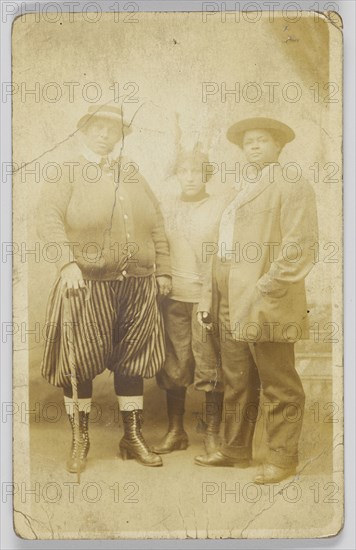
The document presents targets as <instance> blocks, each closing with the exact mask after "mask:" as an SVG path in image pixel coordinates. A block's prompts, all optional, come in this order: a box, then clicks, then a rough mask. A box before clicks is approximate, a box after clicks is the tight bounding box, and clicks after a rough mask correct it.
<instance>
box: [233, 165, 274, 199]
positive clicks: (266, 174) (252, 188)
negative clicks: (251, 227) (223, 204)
mask: <svg viewBox="0 0 356 550" xmlns="http://www.w3.org/2000/svg"><path fill="white" fill-rule="evenodd" d="M280 172H281V167H280V166H279V165H277V166H276V165H274V166H272V167H268V168H267V169H266V170H265V171H263V173H262V175H261V178H260V180H259V181H256V182H255V183H248V184H247V187H246V188H245V189H244V190H243V191H241V194H240V197H239V196H238V197H237V205H236V208H237V209H238V208H241V207H242V206H244V205H245V204H246V203H248V202H250V201H253V200H254V199H255V198H256V197H258V195H260V194H261V193H263V191H264V190H265V189H266V188H267V187H269V186H270V185H271V184H272V183H273V182H274V181H275V180H276V178H277V177H279V175H280Z"/></svg>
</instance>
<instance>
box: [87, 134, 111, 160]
mask: <svg viewBox="0 0 356 550" xmlns="http://www.w3.org/2000/svg"><path fill="white" fill-rule="evenodd" d="M80 149H81V153H82V155H83V157H84V158H85V159H86V160H88V161H89V162H95V163H96V164H100V163H101V161H102V159H103V158H105V159H106V160H107V162H108V163H109V164H110V161H111V160H112V159H111V158H110V154H109V155H104V156H102V155H98V154H97V153H95V152H94V151H92V150H91V149H89V147H88V146H87V145H85V143H84V141H83V140H82V139H81V140H80Z"/></svg>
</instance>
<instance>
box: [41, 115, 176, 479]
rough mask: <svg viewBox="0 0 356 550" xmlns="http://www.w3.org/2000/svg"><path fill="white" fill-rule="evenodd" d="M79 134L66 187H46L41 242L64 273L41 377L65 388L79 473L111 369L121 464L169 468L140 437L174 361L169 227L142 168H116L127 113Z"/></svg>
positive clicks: (52, 306)
mask: <svg viewBox="0 0 356 550" xmlns="http://www.w3.org/2000/svg"><path fill="white" fill-rule="evenodd" d="M77 127H78V130H79V132H78V133H79V135H80V149H81V154H80V155H78V157H76V158H71V159H70V162H63V164H62V165H61V175H60V178H59V179H58V181H56V182H55V183H53V181H46V182H45V183H44V185H43V189H42V193H41V197H40V202H39V208H38V232H39V235H40V237H41V238H42V240H43V241H45V242H46V243H48V242H50V243H52V245H55V246H56V247H57V251H58V254H57V256H58V261H57V265H58V268H59V273H58V277H57V279H56V281H55V283H54V286H53V288H52V290H51V293H50V296H49V300H48V306H47V315H46V341H45V347H44V355H43V360H42V367H41V368H42V374H43V376H44V377H45V379H46V380H47V381H48V382H50V383H51V384H53V385H55V386H59V387H62V388H63V392H64V401H65V407H66V411H67V413H68V417H69V420H70V424H71V426H72V434H73V438H72V448H71V452H70V456H69V459H68V462H67V469H68V470H69V471H70V472H80V471H83V470H84V468H85V465H86V459H87V454H88V451H89V446H90V444H89V431H88V422H89V412H90V406H91V398H92V391H93V380H94V378H95V377H96V376H97V375H98V374H100V373H101V372H103V371H104V370H105V368H108V369H110V370H111V371H113V374H114V387H115V392H116V395H117V398H118V404H119V408H120V411H121V415H122V419H123V425H124V436H123V438H122V439H121V441H120V446H119V447H120V453H121V456H122V458H123V459H127V458H134V459H136V460H137V461H139V462H140V463H142V464H144V465H146V466H161V465H162V460H161V458H160V457H159V456H158V455H157V454H154V453H153V452H151V450H150V448H149V447H148V445H147V443H146V441H145V439H144V437H143V435H142V430H141V428H142V411H143V385H144V379H145V378H151V377H153V376H155V375H156V374H157V372H158V371H159V370H160V368H161V366H162V365H163V362H164V358H165V347H164V335H163V323H162V318H161V313H160V310H159V307H158V304H157V299H156V298H157V294H161V295H167V294H168V293H169V292H170V289H171V271H170V257H169V246H168V242H167V239H166V235H165V231H164V222H163V218H162V215H161V212H160V208H159V205H158V202H157V200H156V198H155V197H154V195H153V193H152V191H151V190H150V188H149V186H148V184H147V183H146V181H145V180H144V179H143V177H142V176H141V174H140V173H139V172H138V170H137V169H136V168H135V165H132V167H131V168H133V170H132V169H131V168H130V166H129V169H127V164H125V162H124V160H123V159H121V158H120V159H119V162H117V161H111V159H110V154H111V153H112V151H113V149H114V147H115V145H116V144H117V143H118V142H119V141H120V140H122V143H123V141H124V139H125V137H126V135H127V129H128V128H127V127H126V129H125V125H124V122H123V119H122V116H121V111H120V109H119V108H118V107H117V106H116V105H114V106H111V105H103V106H100V107H98V106H96V105H95V106H92V107H90V108H89V111H88V113H87V114H86V115H84V116H83V117H82V118H81V119H80V120H79V122H78V125H77ZM69 165H70V166H69ZM123 167H124V169H123ZM69 168H70V169H69ZM78 408H79V438H78V437H77V436H76V422H75V414H74V411H75V410H76V411H77V412H78Z"/></svg>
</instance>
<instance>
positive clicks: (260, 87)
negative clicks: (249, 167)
mask: <svg viewBox="0 0 356 550" xmlns="http://www.w3.org/2000/svg"><path fill="white" fill-rule="evenodd" d="M90 15H91V14H87V17H86V18H84V17H83V15H82V14H76V15H75V16H73V15H72V16H71V17H69V15H66V14H63V15H62V17H61V18H59V19H58V20H57V21H55V22H49V21H48V18H43V17H42V18H40V19H39V20H38V18H37V19H36V16H30V15H26V16H24V17H21V18H18V19H17V20H16V21H15V24H14V28H13V88H12V91H13V159H14V163H15V170H16V168H17V167H20V169H19V170H17V172H16V173H15V177H14V205H13V208H14V240H15V246H17V245H18V252H17V260H18V261H17V262H16V269H15V273H14V277H15V292H17V306H16V307H17V311H18V312H19V313H18V314H19V319H22V320H23V321H25V325H24V327H22V328H20V327H19V330H21V331H24V334H23V335H21V338H22V342H23V348H24V350H25V351H24V355H22V358H23V363H22V367H21V372H20V371H16V373H15V381H17V382H20V380H21V381H22V380H25V381H26V379H27V373H28V372H29V382H30V400H31V402H32V403H33V402H35V401H41V402H42V403H43V402H45V401H46V400H48V399H51V400H52V401H60V399H61V395H62V394H61V391H60V390H57V389H54V388H53V387H51V386H50V385H49V384H47V382H45V381H44V380H42V379H41V376H40V361H41V355H42V349H43V334H42V328H43V325H44V316H45V308H46V303H47V298H48V295H49V292H50V289H51V286H52V284H53V282H54V279H55V277H56V268H55V265H54V264H53V263H51V262H49V261H45V260H44V259H43V257H42V253H41V250H42V248H41V247H40V246H39V243H38V238H37V235H36V206H37V201H38V198H39V193H40V189H41V185H42V183H43V181H44V179H46V177H47V174H48V173H47V169H48V167H49V164H51V163H52V167H53V165H55V163H58V162H60V161H63V160H64V161H67V162H70V161H71V160H72V158H71V155H72V153H73V151H74V150H75V149H76V147H77V134H76V123H77V121H78V120H79V118H80V117H81V116H82V115H83V114H84V113H85V112H86V111H87V109H88V107H89V106H90V105H93V104H98V105H99V104H101V103H106V102H109V101H113V100H119V104H120V105H122V109H123V113H124V117H125V119H126V121H127V122H128V123H130V122H131V129H132V132H131V133H130V135H129V136H128V137H127V138H125V145H124V150H123V154H124V155H125V158H128V159H130V160H133V161H134V162H136V163H137V164H138V166H139V169H140V172H141V173H142V174H143V175H144V176H145V178H146V179H147V181H148V183H149V185H150V186H151V187H152V189H153V190H154V192H155V193H156V194H157V196H158V197H160V196H162V195H164V194H166V193H174V192H176V191H177V182H176V179H175V177H174V174H173V167H174V162H175V157H176V154H177V152H178V150H179V148H180V147H184V148H190V147H193V145H194V144H195V143H196V142H197V141H200V142H201V143H202V144H203V147H204V148H205V149H206V150H207V151H208V152H209V157H210V161H211V162H212V163H214V164H213V166H214V170H215V171H216V173H215V174H214V176H213V178H212V179H211V180H210V181H209V185H208V189H209V192H210V193H214V194H215V193H216V194H219V193H223V192H225V191H226V189H227V188H228V187H229V186H232V185H234V175H233V174H231V173H230V174H224V169H225V170H232V169H234V168H235V166H236V163H240V166H241V167H242V166H243V163H244V158H243V156H242V154H241V152H240V150H239V149H238V148H237V147H236V146H234V145H232V144H231V143H230V142H228V141H227V139H226V137H225V134H226V130H227V128H228V127H229V125H230V124H232V123H234V122H236V121H238V120H239V119H243V118H246V117H250V116H267V117H275V118H277V119H280V120H282V121H283V122H285V123H287V124H289V125H290V126H291V127H292V128H293V129H294V131H295V133H296V139H295V141H293V142H292V143H291V144H289V145H287V146H286V147H285V149H284V151H283V152H282V155H281V159H280V161H281V163H282V165H286V164H287V163H291V164H290V165H289V166H290V171H289V172H288V177H290V178H293V177H295V173H298V171H300V172H301V173H302V174H303V176H304V177H305V178H307V179H308V180H309V181H310V182H311V184H312V185H313V187H314V189H315V192H316V196H317V206H318V219H319V230H320V258H319V261H318V262H317V263H316V265H315V267H314V269H313V271H312V273H311V274H310V275H309V276H308V278H307V280H306V286H307V292H308V298H309V303H310V317H311V322H312V323H313V322H315V323H318V324H319V325H318V328H317V329H316V330H320V333H322V334H324V333H325V330H324V329H325V325H326V323H328V322H330V321H331V320H332V302H333V307H337V303H335V300H334V301H333V300H332V298H333V296H332V295H333V286H334V285H335V282H336V280H338V281H341V279H340V273H339V272H337V273H336V275H335V272H334V269H335V265H336V264H335V263H334V260H335V258H338V260H336V261H340V260H339V259H340V255H339V253H340V246H341V243H340V235H341V231H340V227H341V207H340V186H341V166H340V154H341V151H340V132H341V122H340V120H339V119H338V118H337V115H335V109H334V107H335V102H340V101H341V89H340V88H339V87H340V86H341V84H340V80H339V87H338V86H337V84H332V85H330V84H328V83H329V81H330V80H331V79H332V78H331V77H330V74H329V69H330V68H329V59H330V57H329V47H330V44H329V42H330V36H331V33H330V32H329V29H330V24H327V23H326V21H325V19H324V18H322V17H321V18H319V17H318V16H316V14H313V13H305V14H304V15H303V17H302V18H301V19H299V20H297V19H298V17H296V18H295V19H296V21H295V22H293V21H292V20H291V19H292V15H291V16H290V20H289V21H288V20H286V19H285V18H282V17H275V18H274V20H273V21H270V20H269V16H268V13H265V14H263V16H262V17H259V14H257V13H256V14H255V22H254V21H253V20H254V16H253V14H252V13H251V14H250V16H249V19H248V20H246V18H243V17H242V16H240V21H239V22H235V21H234V20H233V18H232V17H228V18H227V19H226V22H222V21H221V17H220V15H216V16H210V17H207V20H206V22H203V20H202V15H201V14H200V13H190V14H189V13H175V14H172V13H159V14H157V13H145V14H142V13H141V14H140V13H139V14H135V15H134V16H132V19H136V22H134V21H132V22H129V21H124V20H123V17H122V18H120V20H119V21H117V20H116V19H117V17H115V15H114V14H112V13H111V14H110V13H104V14H101V17H100V18H99V19H98V20H97V21H95V14H92V21H89V19H90ZM116 15H117V14H116ZM340 59H341V58H340ZM338 61H339V60H338ZM337 77H338V78H339V77H340V75H339V74H338V75H337ZM334 78H335V76H334ZM118 96H119V97H118ZM336 110H337V109H336ZM73 134H74V135H73ZM327 163H329V164H327ZM22 164H26V166H22V168H21V165H22ZM16 243H17V244H16ZM330 243H331V244H330ZM338 247H339V248H338ZM26 250H27V251H28V250H32V251H34V253H32V254H26ZM328 259H329V260H330V261H328ZM336 277H338V279H336ZM16 283H17V284H16ZM21 296H22V299H20V297H21ZM36 323H37V325H36ZM38 327H40V328H38ZM326 328H328V327H326ZM28 329H30V330H32V331H33V333H32V334H30V335H28V334H26V330H28ZM329 329H330V330H328V331H327V332H328V333H330V332H331V330H332V327H331V328H330V327H329ZM340 330H341V329H339V333H338V336H339V337H340V334H341V333H340ZM323 338H324V337H323ZM323 338H319V340H320V341H319V343H318V345H317V344H315V338H314V340H313V341H310V342H309V343H307V344H300V346H299V348H298V349H299V360H298V362H297V367H298V370H299V371H300V372H301V373H302V375H303V380H304V384H305V387H306V391H307V394H308V399H313V397H314V396H320V395H322V394H323V392H324V391H327V392H331V383H332V354H331V344H330V343H326V344H324V343H323V342H322V340H323ZM28 350H29V352H30V353H29V355H27V351H28ZM102 377H104V378H105V381H106V382H105V384H103V385H102V386H100V387H101V390H100V393H101V398H103V396H104V397H105V400H108V402H110V403H112V404H114V403H115V399H114V393H113V388H112V379H111V381H108V380H106V379H107V378H108V374H107V373H104V374H103V375H102V376H101V377H100V378H102ZM310 392H312V395H310ZM189 395H190V396H192V397H193V399H191V400H190V404H189V408H190V409H192V410H193V412H194V411H195V412H197V411H201V406H200V404H199V403H200V398H201V396H197V392H194V390H193V389H191V390H190V391H189ZM328 395H329V393H328ZM330 395H331V394H330ZM324 399H325V397H324ZM146 403H147V409H148V410H147V415H148V417H149V419H150V421H152V422H154V421H156V422H159V423H160V425H161V426H162V427H163V422H164V416H165V412H164V413H162V411H164V410H165V409H164V406H163V395H162V392H160V390H158V389H157V388H156V385H155V381H154V380H153V381H150V382H149V383H147V384H146ZM162 429H163V428H162ZM115 437H118V436H116V435H115Z"/></svg>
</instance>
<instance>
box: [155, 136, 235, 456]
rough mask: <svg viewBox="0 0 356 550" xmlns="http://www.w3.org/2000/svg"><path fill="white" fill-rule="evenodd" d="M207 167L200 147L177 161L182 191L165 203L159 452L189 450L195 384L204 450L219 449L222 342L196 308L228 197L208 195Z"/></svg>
mask: <svg viewBox="0 0 356 550" xmlns="http://www.w3.org/2000/svg"><path fill="white" fill-rule="evenodd" d="M207 165H208V157H207V155H205V154H204V153H202V152H201V151H200V150H199V146H198V147H195V149H194V150H193V151H189V152H184V151H182V152H181V153H180V155H179V157H178V160H177V163H176V172H177V176H178V180H179V182H180V186H181V193H180V195H179V196H176V197H174V198H170V199H166V200H163V201H162V212H163V216H164V219H165V229H166V234H167V237H168V241H169V246H170V254H171V265H172V292H171V293H170V295H169V297H168V298H166V299H165V300H164V302H163V314H164V322H165V334H166V361H165V364H164V368H163V369H162V370H161V371H160V372H159V373H158V374H157V381H158V385H159V386H160V387H161V388H162V389H164V390H165V391H166V399H167V413H168V431H167V433H166V435H165V436H164V438H163V440H162V442H161V443H160V444H158V445H156V446H154V447H152V449H153V450H154V451H155V452H156V453H158V454H164V453H170V452H172V451H174V450H183V449H186V448H187V446H188V436H187V433H186V432H185V430H184V423H183V416H184V412H185V398H186V391H187V388H188V386H190V385H191V384H192V383H194V387H195V389H197V390H200V391H203V392H204V393H205V413H206V415H205V416H206V431H205V437H204V443H205V448H206V450H207V452H213V451H214V450H215V449H216V447H217V446H218V445H219V428H220V422H221V409H222V402H223V384H222V371H221V365H220V353H219V345H218V338H217V335H216V334H212V333H210V334H209V335H207V333H206V331H204V330H202V329H201V327H200V326H199V323H198V321H197V305H198V303H199V301H200V295H201V288H202V283H203V280H204V277H205V275H206V273H208V271H209V261H207V258H206V257H205V255H204V246H205V245H206V244H209V243H214V242H216V233H217V230H218V223H219V219H220V214H221V212H222V211H223V209H224V207H225V206H226V198H225V197H217V196H214V197H213V196H210V195H209V194H208V193H207V192H206V188H205V180H206V179H207V178H206V177H205V171H206V166H207ZM202 176H203V177H202Z"/></svg>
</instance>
